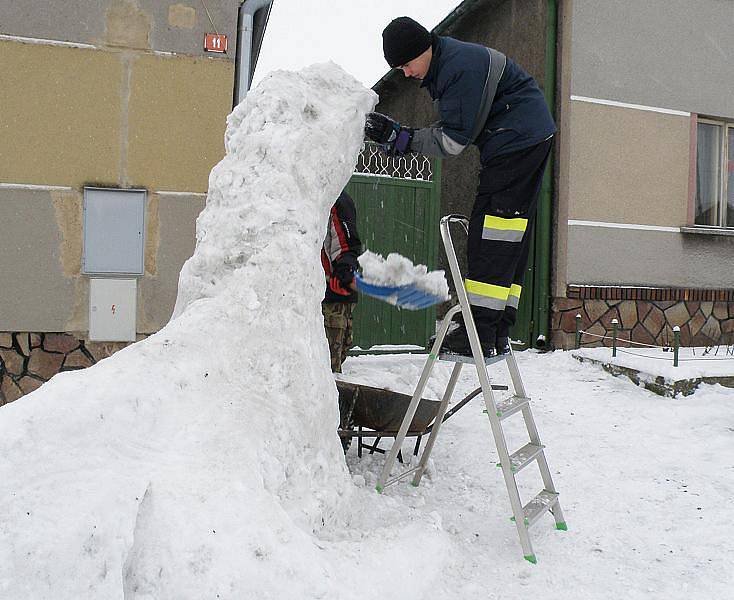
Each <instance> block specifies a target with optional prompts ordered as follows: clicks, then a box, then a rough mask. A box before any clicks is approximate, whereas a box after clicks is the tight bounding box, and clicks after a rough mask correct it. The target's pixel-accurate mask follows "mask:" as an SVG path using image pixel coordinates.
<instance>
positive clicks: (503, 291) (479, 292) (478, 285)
mask: <svg viewBox="0 0 734 600" xmlns="http://www.w3.org/2000/svg"><path fill="white" fill-rule="evenodd" d="M464 287H465V288H466V294H467V296H468V297H469V304H473V305H474V306H483V307H484V308H491V309H492V310H505V305H506V304H507V297H508V296H509V295H510V288H508V287H504V286H501V285H493V284H491V283H483V282H481V281H474V280H473V279H465V280H464Z"/></svg>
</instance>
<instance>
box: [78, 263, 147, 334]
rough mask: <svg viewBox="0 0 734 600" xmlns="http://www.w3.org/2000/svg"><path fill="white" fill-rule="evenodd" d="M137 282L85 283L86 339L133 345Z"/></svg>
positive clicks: (130, 280)
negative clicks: (87, 297)
mask: <svg viewBox="0 0 734 600" xmlns="http://www.w3.org/2000/svg"><path fill="white" fill-rule="evenodd" d="M137 291H138V282H137V280H136V279H98V278H91V279H90V280H89V339H90V340H91V341H95V342H134V341H135V333H136V318H135V315H136V311H137Z"/></svg>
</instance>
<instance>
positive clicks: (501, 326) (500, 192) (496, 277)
mask: <svg viewBox="0 0 734 600" xmlns="http://www.w3.org/2000/svg"><path fill="white" fill-rule="evenodd" d="M552 145H553V138H550V139H548V140H545V141H543V142H541V143H540V144H537V145H535V146H531V147H530V148H525V149H523V150H518V151H517V152H512V153H510V154H503V155H500V156H496V157H492V158H489V159H488V160H486V161H482V170H481V171H480V173H479V188H478V190H477V197H476V200H475V201H474V207H473V208H472V214H471V218H470V219H469V240H468V243H467V263H468V273H467V277H466V280H465V287H466V291H467V294H468V296H469V302H470V303H471V305H472V315H473V316H474V321H475V323H476V326H477V331H478V333H479V337H480V339H481V340H482V341H483V342H484V343H489V344H493V343H494V342H495V340H496V338H497V337H507V336H508V334H509V330H510V327H512V325H514V324H515V319H516V317H517V306H518V303H519V302H520V294H521V292H522V283H523V279H524V277H525V269H526V268H527V263H528V252H529V250H530V240H531V238H532V233H533V225H534V224H535V213H536V210H537V206H538V196H539V195H540V186H541V183H542V181H543V173H544V171H545V165H546V163H547V162H548V156H549V154H550V150H551V147H552Z"/></svg>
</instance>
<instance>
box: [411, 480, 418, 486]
mask: <svg viewBox="0 0 734 600" xmlns="http://www.w3.org/2000/svg"><path fill="white" fill-rule="evenodd" d="M410 485H412V486H413V487H418V484H417V483H416V482H415V481H411V482H410Z"/></svg>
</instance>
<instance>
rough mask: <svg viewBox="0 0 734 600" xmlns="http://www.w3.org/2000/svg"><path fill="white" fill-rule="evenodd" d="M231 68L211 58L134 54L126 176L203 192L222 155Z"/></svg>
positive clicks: (159, 186)
mask: <svg viewBox="0 0 734 600" xmlns="http://www.w3.org/2000/svg"><path fill="white" fill-rule="evenodd" d="M233 85H234V69H233V66H232V64H231V63H230V62H228V61H223V60H217V59H211V58H192V57H186V58H173V57H160V56H153V55H143V56H139V57H137V58H136V59H135V60H134V61H133V63H132V65H131V73H130V95H129V121H128V132H129V136H128V139H129V143H128V152H127V153H128V161H127V173H126V175H127V178H128V179H129V181H130V182H131V183H134V185H138V186H140V185H142V186H143V187H146V188H148V189H154V190H175V191H190V192H206V189H207V181H208V178H209V172H210V171H211V169H212V167H213V166H214V165H215V164H216V163H217V162H219V161H220V160H221V159H222V157H223V156H224V128H225V124H226V123H225V118H226V116H227V115H228V114H229V112H230V111H231V108H232V86H233Z"/></svg>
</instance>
